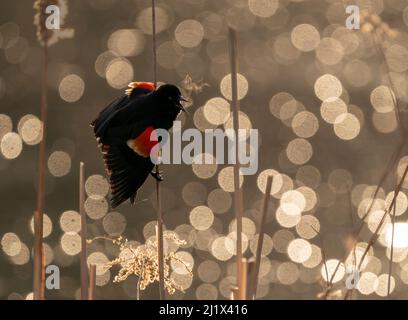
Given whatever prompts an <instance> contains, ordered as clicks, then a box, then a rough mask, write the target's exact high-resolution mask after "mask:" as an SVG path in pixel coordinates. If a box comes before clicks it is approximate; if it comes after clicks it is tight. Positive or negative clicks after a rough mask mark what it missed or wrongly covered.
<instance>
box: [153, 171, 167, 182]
mask: <svg viewBox="0 0 408 320" xmlns="http://www.w3.org/2000/svg"><path fill="white" fill-rule="evenodd" d="M162 173H163V172H162V171H159V172H156V171H152V172H150V174H151V175H152V177H153V178H155V179H156V180H157V181H163V180H164V178H163V176H162Z"/></svg>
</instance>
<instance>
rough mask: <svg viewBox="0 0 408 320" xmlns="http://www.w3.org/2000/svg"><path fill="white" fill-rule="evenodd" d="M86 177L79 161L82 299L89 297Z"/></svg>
mask: <svg viewBox="0 0 408 320" xmlns="http://www.w3.org/2000/svg"><path fill="white" fill-rule="evenodd" d="M84 181H85V178H84V163H83V162H80V163H79V213H80V215H81V255H80V257H79V258H80V264H81V300H87V299H88V286H89V283H88V262H87V250H86V249H87V248H86V244H87V241H86V238H87V232H86V213H85V208H84V201H85V190H84V186H85V183H84Z"/></svg>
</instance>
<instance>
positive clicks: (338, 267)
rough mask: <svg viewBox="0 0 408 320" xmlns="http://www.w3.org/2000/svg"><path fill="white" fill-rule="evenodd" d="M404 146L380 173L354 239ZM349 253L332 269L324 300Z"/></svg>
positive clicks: (401, 146)
mask: <svg viewBox="0 0 408 320" xmlns="http://www.w3.org/2000/svg"><path fill="white" fill-rule="evenodd" d="M404 145H405V142H404V141H401V142H400V143H399V144H398V146H397V147H396V148H395V151H394V152H393V154H392V156H391V158H390V160H389V161H388V163H387V166H386V167H385V168H384V171H383V173H382V175H381V178H380V181H379V182H378V184H377V187H376V188H375V191H374V194H373V195H372V199H371V202H370V205H369V206H368V208H367V210H366V212H365V214H364V216H363V217H362V218H361V222H360V225H359V227H358V228H357V231H356V239H358V237H359V236H360V233H361V231H362V230H363V227H364V225H365V221H366V219H367V217H368V216H369V214H370V213H371V210H372V208H373V205H374V202H375V199H376V197H377V194H378V192H379V191H380V189H381V187H382V186H383V184H384V183H385V181H386V179H387V177H388V176H389V174H390V172H391V171H392V167H393V166H394V165H395V163H396V162H397V160H398V158H399V156H400V154H401V152H402V150H403V147H404ZM355 242H357V241H355ZM351 250H354V246H353V249H351ZM349 253H350V252H347V253H346V254H345V255H344V256H343V258H342V259H341V260H339V262H338V263H337V265H336V268H335V269H334V271H333V274H332V275H331V277H330V281H329V285H328V289H327V291H326V293H325V295H324V299H326V298H327V297H328V296H329V294H330V292H331V289H332V287H333V280H334V277H335V276H336V274H337V272H338V270H339V269H340V266H341V264H342V263H344V262H345V261H346V259H347V257H348V256H349Z"/></svg>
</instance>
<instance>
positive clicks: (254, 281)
mask: <svg viewBox="0 0 408 320" xmlns="http://www.w3.org/2000/svg"><path fill="white" fill-rule="evenodd" d="M272 181H273V176H268V178H267V180H266V189H265V195H264V197H263V201H262V208H261V220H260V221H259V236H258V243H257V245H256V255H255V263H254V266H253V269H252V270H251V281H250V283H249V288H248V298H249V299H255V298H256V291H257V288H258V281H259V279H258V276H259V267H260V265H261V257H262V247H263V240H264V234H265V225H266V215H267V213H268V207H269V199H270V197H271V189H272Z"/></svg>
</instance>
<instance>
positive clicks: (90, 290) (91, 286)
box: [87, 264, 96, 300]
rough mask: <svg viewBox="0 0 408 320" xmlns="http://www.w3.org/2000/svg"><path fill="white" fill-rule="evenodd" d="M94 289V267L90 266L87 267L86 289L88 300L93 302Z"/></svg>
mask: <svg viewBox="0 0 408 320" xmlns="http://www.w3.org/2000/svg"><path fill="white" fill-rule="evenodd" d="M95 288H96V265H94V264H91V265H90V266H89V288H88V290H87V291H88V300H95Z"/></svg>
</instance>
